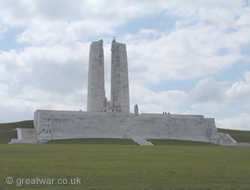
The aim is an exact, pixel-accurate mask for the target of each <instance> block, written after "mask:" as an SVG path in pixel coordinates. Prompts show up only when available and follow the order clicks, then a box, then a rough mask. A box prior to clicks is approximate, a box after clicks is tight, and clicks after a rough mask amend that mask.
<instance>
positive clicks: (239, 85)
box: [226, 71, 250, 101]
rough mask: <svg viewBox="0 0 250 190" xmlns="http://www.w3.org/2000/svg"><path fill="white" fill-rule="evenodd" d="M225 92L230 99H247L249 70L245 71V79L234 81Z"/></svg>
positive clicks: (249, 96)
mask: <svg viewBox="0 0 250 190" xmlns="http://www.w3.org/2000/svg"><path fill="white" fill-rule="evenodd" d="M226 93H227V95H228V97H229V99H230V100H231V101H241V100H249V98H250V72H249V71H246V72H245V81H238V82H235V83H234V84H233V85H232V87H231V88H230V89H229V90H228V91H227V92H226Z"/></svg>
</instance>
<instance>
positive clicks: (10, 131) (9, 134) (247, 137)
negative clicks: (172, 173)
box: [0, 120, 250, 145]
mask: <svg viewBox="0 0 250 190" xmlns="http://www.w3.org/2000/svg"><path fill="white" fill-rule="evenodd" d="M16 128H34V124H33V120H28V121H20V122H14V123H2V124H0V144H1V143H8V142H10V140H11V139H15V138H17V132H16V131H15V130H14V129H16ZM218 132H223V133H228V134H229V135H231V136H232V137H233V138H234V139H235V140H236V141H237V142H249V143H250V131H240V130H229V129H218ZM150 141H151V142H152V143H153V144H155V145H207V144H209V143H200V142H192V141H177V140H159V139H158V140H157V139H152V140H150ZM116 143H117V144H127V145H128V144H131V145H132V144H136V143H134V142H133V141H131V140H123V139H116V140H115V139H112V140H108V139H70V140H56V141H52V142H51V144H116Z"/></svg>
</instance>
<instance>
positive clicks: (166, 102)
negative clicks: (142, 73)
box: [130, 83, 187, 113]
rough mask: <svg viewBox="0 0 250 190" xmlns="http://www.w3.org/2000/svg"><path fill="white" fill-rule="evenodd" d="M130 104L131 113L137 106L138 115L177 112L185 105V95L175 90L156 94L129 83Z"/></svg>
mask: <svg viewBox="0 0 250 190" xmlns="http://www.w3.org/2000/svg"><path fill="white" fill-rule="evenodd" d="M130 102H131V104H130V105H131V111H132V110H133V108H134V105H135V104H137V105H138V106H139V110H140V113H149V112H150V113H162V112H163V111H166V112H178V109H179V108H180V107H181V106H183V105H184V104H186V102H187V94H186V93H185V92H182V91H177V90H169V91H161V92H158V93H157V92H154V91H152V90H150V89H148V88H146V87H143V86H141V85H138V84H135V83H131V84H130Z"/></svg>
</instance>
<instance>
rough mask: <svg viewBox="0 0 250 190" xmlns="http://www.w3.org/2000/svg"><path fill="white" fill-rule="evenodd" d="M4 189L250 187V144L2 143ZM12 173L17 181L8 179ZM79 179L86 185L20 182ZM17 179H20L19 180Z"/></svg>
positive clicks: (0, 172) (0, 176) (1, 185)
mask: <svg viewBox="0 0 250 190" xmlns="http://www.w3.org/2000/svg"><path fill="white" fill-rule="evenodd" d="M0 155H1V156H0V163H1V166H0V179H1V181H0V189H16V188H17V185H21V186H19V187H20V188H23V189H36V188H40V189H43V188H49V189H93V190H94V189H114V190H116V189H119V190H120V189H121V190H122V189H152V190H155V189H164V190H165V189H183V190H184V189H185V190H186V189H204V190H205V189H246V190H247V189H249V187H250V180H249V179H250V159H249V158H250V148H249V147H221V146H192V145H188V146H181V145H175V146H172V145H164V146H134V145H79V144H68V145H60V144H52V145H4V144H2V145H0ZM9 176H11V177H13V178H14V183H13V184H12V185H9V184H6V182H5V179H6V177H9ZM37 177H38V178H39V179H48V178H54V179H55V182H57V180H58V179H67V180H68V181H70V179H73V178H77V177H78V178H80V182H81V184H78V185H77V184H75V185H73V184H65V185H58V184H57V185H56V184H53V185H46V184H44V185H42V184H40V185H34V184H33V185H32V184H20V180H19V179H20V178H21V179H32V178H33V179H34V178H37ZM16 180H18V181H16Z"/></svg>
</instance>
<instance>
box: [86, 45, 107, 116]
mask: <svg viewBox="0 0 250 190" xmlns="http://www.w3.org/2000/svg"><path fill="white" fill-rule="evenodd" d="M103 57H104V56H103V41H102V40H99V41H96V42H93V43H92V44H91V45H90V52H89V73H88V104H87V111H88V112H102V111H104V101H105V90H104V61H103Z"/></svg>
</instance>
